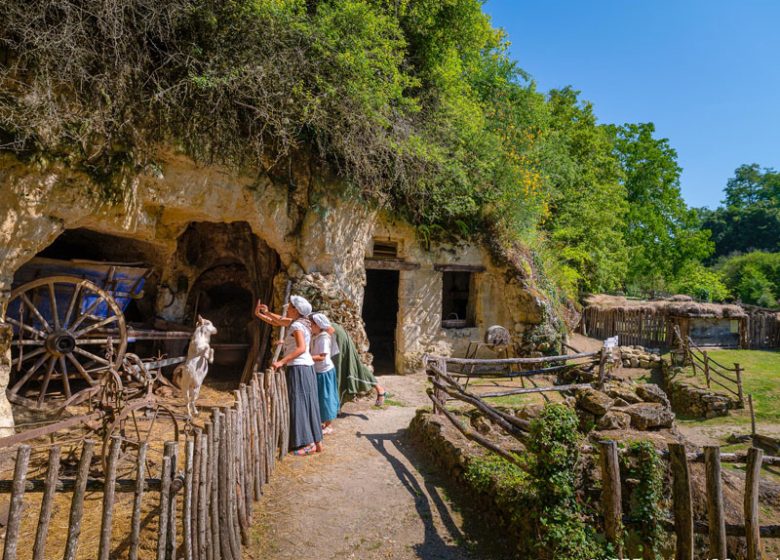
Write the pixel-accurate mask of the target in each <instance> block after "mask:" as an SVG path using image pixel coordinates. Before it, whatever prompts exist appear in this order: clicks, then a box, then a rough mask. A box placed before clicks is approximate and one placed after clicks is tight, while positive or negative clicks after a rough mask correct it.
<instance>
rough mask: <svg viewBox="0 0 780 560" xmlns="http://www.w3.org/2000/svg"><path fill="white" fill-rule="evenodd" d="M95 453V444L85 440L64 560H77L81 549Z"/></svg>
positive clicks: (72, 501) (74, 490)
mask: <svg viewBox="0 0 780 560" xmlns="http://www.w3.org/2000/svg"><path fill="white" fill-rule="evenodd" d="M94 451H95V442H94V441H92V440H91V439H88V440H85V441H84V448H83V449H82V450H81V459H79V469H78V474H77V475H76V487H75V488H74V489H73V499H72V500H71V502H70V518H69V519H68V540H67V542H66V543H65V555H64V556H63V560H76V551H77V550H78V548H79V536H80V535H81V517H82V515H83V514H84V492H85V491H86V489H87V478H89V465H90V463H91V462H92V454H93V453H94Z"/></svg>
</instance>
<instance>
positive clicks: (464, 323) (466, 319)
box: [441, 271, 474, 329]
mask: <svg viewBox="0 0 780 560" xmlns="http://www.w3.org/2000/svg"><path fill="white" fill-rule="evenodd" d="M442 274H443V278H442V280H443V286H444V289H443V293H442V315H441V318H442V321H441V326H442V327H443V328H445V329H463V328H468V327H473V326H474V298H473V292H474V290H473V286H474V281H473V274H472V273H471V272H464V271H455V272H443V273H442Z"/></svg>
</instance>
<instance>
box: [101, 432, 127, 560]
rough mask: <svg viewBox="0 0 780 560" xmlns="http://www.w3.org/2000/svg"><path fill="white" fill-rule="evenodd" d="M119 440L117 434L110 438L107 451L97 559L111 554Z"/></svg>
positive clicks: (106, 558)
mask: <svg viewBox="0 0 780 560" xmlns="http://www.w3.org/2000/svg"><path fill="white" fill-rule="evenodd" d="M120 448H121V442H120V439H119V437H118V436H113V437H112V438H111V446H110V448H109V452H108V464H107V465H106V470H107V472H106V473H104V475H105V477H106V487H105V489H104V490H103V515H102V518H101V523H100V543H99V545H98V559H99V560H108V557H109V555H110V554H111V523H112V521H113V519H114V497H115V496H116V464H117V461H118V460H119V451H120Z"/></svg>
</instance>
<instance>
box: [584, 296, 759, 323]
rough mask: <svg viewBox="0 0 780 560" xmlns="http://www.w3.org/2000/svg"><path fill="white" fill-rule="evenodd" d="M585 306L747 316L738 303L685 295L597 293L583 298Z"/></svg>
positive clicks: (671, 313)
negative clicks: (641, 296) (630, 296)
mask: <svg viewBox="0 0 780 560" xmlns="http://www.w3.org/2000/svg"><path fill="white" fill-rule="evenodd" d="M585 306H586V307H587V308H590V309H593V310H598V311H643V312H645V313H648V314H652V315H655V314H658V315H666V316H670V317H698V318H711V319H721V318H722V319H741V318H743V317H747V313H745V310H744V309H743V308H742V307H740V306H739V305H734V304H720V303H699V302H697V301H694V300H693V298H691V297H689V296H685V295H676V296H671V297H669V298H666V299H659V300H653V301H645V300H632V299H626V298H625V297H623V296H610V295H606V294H597V295H592V296H588V297H587V298H586V299H585Z"/></svg>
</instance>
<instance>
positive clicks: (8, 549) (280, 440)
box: [0, 372, 289, 560]
mask: <svg viewBox="0 0 780 560" xmlns="http://www.w3.org/2000/svg"><path fill="white" fill-rule="evenodd" d="M288 439H289V404H288V400H287V388H286V382H285V377H284V374H283V373H282V372H268V373H266V374H265V375H262V376H261V377H258V376H257V375H255V376H253V378H252V380H251V382H250V383H249V384H247V385H241V387H240V388H239V389H238V390H236V391H235V393H234V402H233V404H232V405H231V406H225V407H217V408H214V409H212V411H211V417H210V419H209V420H207V421H206V422H205V424H204V425H203V427H202V428H195V429H193V430H192V431H191V433H189V434H188V435H187V436H186V438H185V439H184V442H183V449H180V448H179V445H180V444H181V443H182V442H175V441H172V442H167V443H165V450H164V456H163V458H162V465H163V467H162V477H161V478H148V477H147V476H146V463H147V451H148V444H141V445H140V446H139V447H138V448H137V449H136V450H135V469H134V473H135V479H126V478H125V479H119V478H117V465H118V463H119V460H118V459H119V455H120V450H121V447H122V441H121V440H120V438H118V437H114V438H112V440H111V442H110V452H109V454H108V464H107V468H106V472H105V473H104V476H103V478H101V479H95V478H91V477H90V465H91V463H92V458H93V455H94V448H95V444H94V442H92V441H89V440H87V441H85V442H84V445H83V448H82V451H81V459H80V461H79V466H78V469H77V474H76V477H75V478H60V476H59V467H60V453H61V451H60V447H59V446H57V445H55V446H53V447H51V448H50V449H49V460H48V463H47V468H46V473H45V477H44V478H43V479H28V478H27V474H28V466H29V459H30V452H31V447H30V446H29V445H19V446H18V447H17V449H16V463H15V468H14V477H13V480H12V481H0V492H9V493H10V495H11V496H10V498H11V500H10V509H9V524H8V527H7V530H6V534H5V538H4V542H3V560H16V558H17V551H18V550H19V548H20V547H24V548H25V549H26V550H29V547H32V558H33V560H43V559H44V558H52V557H53V556H52V552H51V551H49V552H47V550H46V541H47V533H48V531H49V527H50V526H51V522H52V516H53V511H54V508H53V503H54V497H55V494H56V493H58V492H69V493H72V498H71V507H70V512H69V521H68V522H67V527H68V528H67V533H66V535H64V536H65V550H64V553H63V559H64V560H70V559H75V558H76V556H77V554H78V555H79V556H80V557H84V551H79V548H80V540H81V539H80V537H81V526H82V521H83V520H84V498H85V494H86V492H87V491H102V498H103V499H102V514H101V521H100V525H101V527H100V538H99V541H98V543H97V550H93V551H89V554H88V555H89V557H92V558H97V559H98V560H108V559H109V558H119V557H120V556H119V555H117V553H116V552H115V551H113V550H112V536H113V535H114V529H117V530H118V531H119V533H117V534H125V533H126V532H127V531H126V530H124V529H123V528H120V527H115V525H117V523H116V520H115V519H114V517H115V514H114V510H115V503H116V502H115V500H116V494H117V493H122V492H128V493H130V492H131V493H133V494H134V498H133V505H132V517H131V519H130V520H129V522H130V528H129V537H128V541H129V545H128V546H127V552H126V555H125V556H122V557H127V558H129V559H130V560H137V559H138V558H139V557H140V551H139V543H140V540H141V536H142V532H143V531H144V529H145V527H146V526H149V525H156V531H157V547H156V555H154V556H153V557H154V558H156V559H157V560H175V559H176V558H177V557H178V558H183V560H223V559H224V560H240V558H241V556H242V552H241V547H242V546H243V545H246V544H247V543H248V541H249V530H250V524H251V520H252V507H253V504H254V502H256V501H257V500H259V499H260V498H261V496H262V491H263V490H262V489H263V486H264V485H265V484H266V483H267V482H268V480H269V478H270V476H271V474H272V473H273V471H274V466H275V463H276V461H277V460H279V459H281V458H282V457H284V456H285V455H286V454H287V442H288ZM180 458H181V459H183V460H182V461H181V463H177V461H179V459H180ZM31 492H37V493H42V496H41V498H40V504H41V507H40V513H39V516H38V522H37V530H36V532H35V535H34V542H32V537H33V535H27V534H23V533H22V532H21V531H20V523H21V518H22V516H21V511H22V508H23V507H24V503H25V501H26V500H27V501H29V499H30V498H29V497H27V496H26V494H27V493H31ZM148 493H152V494H156V503H157V504H158V505H159V507H158V509H157V510H156V514H155V516H156V523H149V521H150V518H149V517H148V516H147V517H146V518H145V519H144V520H142V508H143V505H144V503H146V502H147V501H148V499H149V496H148V495H147V494H148ZM152 499H154V498H152ZM149 530H151V529H149ZM28 538H30V540H31V542H26V539H28ZM177 554H178V556H177ZM149 558H151V556H149Z"/></svg>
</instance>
